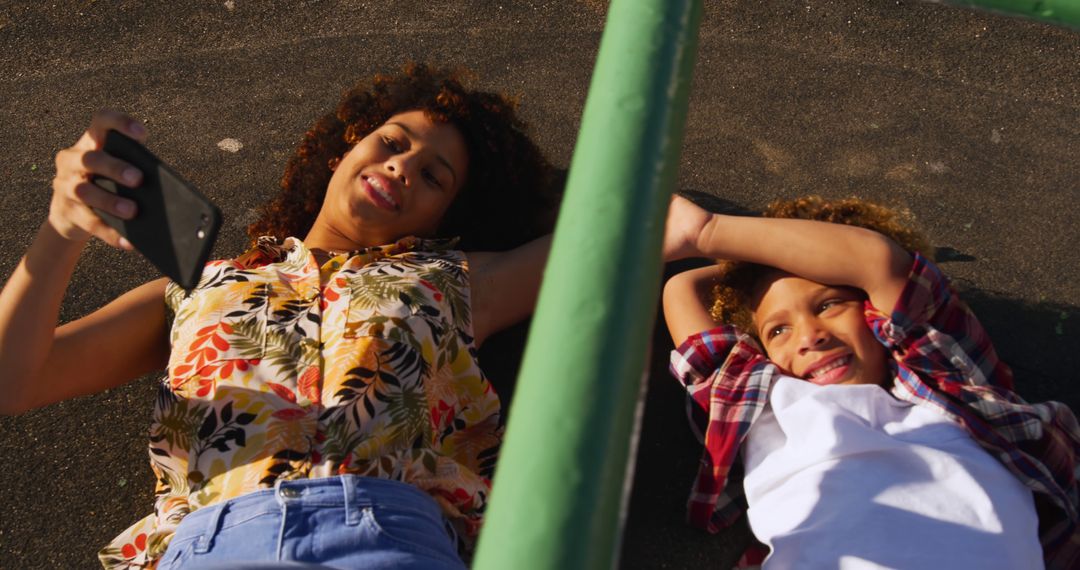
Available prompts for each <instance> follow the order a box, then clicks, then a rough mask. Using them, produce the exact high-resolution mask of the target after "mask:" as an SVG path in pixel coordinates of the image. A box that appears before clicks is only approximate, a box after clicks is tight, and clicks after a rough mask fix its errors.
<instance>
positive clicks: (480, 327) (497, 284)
mask: <svg viewBox="0 0 1080 570" xmlns="http://www.w3.org/2000/svg"><path fill="white" fill-rule="evenodd" d="M550 249H551V236H550V235H546V236H544V237H541V238H537V239H535V240H533V241H531V242H529V243H527V244H525V245H523V246H521V247H518V248H516V249H512V250H510V251H506V252H499V253H490V252H474V253H469V254H468V256H469V281H470V286H471V289H472V321H473V334H474V335H475V337H476V345H477V346H480V344H482V343H483V341H484V340H485V339H487V337H488V336H490V335H492V334H494V333H497V332H499V331H501V330H502V329H504V328H506V327H508V326H510V325H513V324H515V323H517V322H519V321H521V320H522V319H524V318H525V317H527V316H529V315H530V314H532V312H533V309H534V308H535V307H536V299H537V297H538V296H539V294H540V281H541V279H542V278H543V275H544V265H545V264H546V263H547V257H548V251H549V250H550Z"/></svg>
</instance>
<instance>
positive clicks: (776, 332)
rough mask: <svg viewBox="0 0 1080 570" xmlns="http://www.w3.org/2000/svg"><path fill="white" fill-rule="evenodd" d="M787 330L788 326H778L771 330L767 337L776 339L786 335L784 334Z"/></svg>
mask: <svg viewBox="0 0 1080 570" xmlns="http://www.w3.org/2000/svg"><path fill="white" fill-rule="evenodd" d="M787 329H788V327H787V325H777V326H775V327H773V328H771V329H769V332H768V333H767V334H766V335H765V336H766V337H768V338H776V337H778V336H780V335H782V334H784V332H786V331H787Z"/></svg>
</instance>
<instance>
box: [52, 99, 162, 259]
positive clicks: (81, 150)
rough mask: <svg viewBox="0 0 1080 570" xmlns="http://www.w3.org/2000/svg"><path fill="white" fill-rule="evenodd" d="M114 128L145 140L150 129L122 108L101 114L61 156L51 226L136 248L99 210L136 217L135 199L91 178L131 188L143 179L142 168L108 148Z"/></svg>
mask: <svg viewBox="0 0 1080 570" xmlns="http://www.w3.org/2000/svg"><path fill="white" fill-rule="evenodd" d="M109 129H115V130H117V131H120V132H121V133H124V134H126V135H127V136H129V137H131V138H133V139H135V140H137V141H139V142H144V141H145V140H146V128H145V127H143V125H142V124H141V123H139V122H138V121H136V120H135V119H132V118H131V117H129V116H127V115H125V114H123V113H120V112H117V111H108V110H103V111H99V112H97V113H95V114H94V117H93V119H92V120H91V122H90V127H89V128H88V129H87V130H86V132H85V133H83V135H82V137H80V138H79V140H78V141H77V142H76V143H75V144H74V145H73V146H71V147H70V148H66V149H64V150H61V151H60V152H58V153H57V154H56V177H55V178H53V184H52V186H53V195H52V201H51V203H50V205H49V224H50V225H52V227H53V229H55V230H56V232H57V233H58V234H60V236H62V237H64V238H65V239H68V240H70V241H73V242H79V243H85V242H86V241H87V240H89V239H90V237H91V236H96V237H98V238H100V239H101V240H102V241H104V242H105V243H108V244H109V245H111V246H113V247H117V248H121V249H126V250H131V249H133V246H132V245H131V243H129V242H128V241H127V240H126V239H124V237H123V236H121V235H120V233H119V232H117V231H116V230H115V229H113V228H112V227H110V226H109V225H108V224H106V223H105V222H104V221H102V219H101V218H100V217H99V216H98V215H97V213H95V212H94V208H97V209H100V210H103V211H105V212H109V213H112V214H113V215H115V216H117V217H119V218H122V219H131V218H133V217H134V216H135V214H136V212H135V210H136V206H135V203H134V202H133V201H131V200H128V199H126V198H122V197H120V196H117V195H116V194H112V193H110V192H108V191H106V190H103V189H101V188H99V187H98V186H97V185H95V184H93V183H92V182H91V178H92V177H94V176H104V177H106V178H110V179H112V180H115V181H117V182H119V183H121V184H123V185H125V186H128V187H137V186H139V184H140V183H141V182H142V177H143V175H142V172H140V171H139V169H137V168H135V167H134V166H132V165H130V164H128V163H126V162H124V161H122V160H120V159H118V158H115V157H113V156H110V155H109V154H107V153H106V152H105V151H104V150H103V147H104V145H105V133H106V132H108V131H109Z"/></svg>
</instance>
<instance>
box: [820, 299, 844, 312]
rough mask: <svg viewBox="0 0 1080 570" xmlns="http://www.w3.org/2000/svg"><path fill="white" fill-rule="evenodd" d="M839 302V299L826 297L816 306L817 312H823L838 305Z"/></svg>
mask: <svg viewBox="0 0 1080 570" xmlns="http://www.w3.org/2000/svg"><path fill="white" fill-rule="evenodd" d="M840 303H841V301H840V299H828V300H827V301H825V302H823V303H822V304H821V306H820V307H819V308H818V312H819V313H824V312H825V311H828V310H829V309H831V308H833V307H835V306H837V305H839V304H840Z"/></svg>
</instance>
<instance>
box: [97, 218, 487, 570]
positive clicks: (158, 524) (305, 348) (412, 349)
mask: <svg viewBox="0 0 1080 570" xmlns="http://www.w3.org/2000/svg"><path fill="white" fill-rule="evenodd" d="M451 246H452V242H447V241H435V240H421V239H417V238H405V239H403V240H401V241H399V242H397V243H395V244H392V245H387V246H380V247H374V248H367V249H364V250H361V251H357V252H353V253H351V254H341V255H338V256H336V257H334V258H332V259H330V260H329V261H327V262H326V263H325V264H323V265H322V266H321V267H320V266H319V265H318V263H317V262H316V260H315V257H314V255H313V254H312V253H311V252H310V251H309V250H308V249H307V248H306V247H305V246H304V244H303V243H302V242H301V241H300V240H298V239H295V238H289V239H287V240H285V242H284V244H280V245H279V244H277V243H276V241H275V240H273V239H272V238H262V239H261V240H260V241H259V243H258V244H257V246H256V247H255V248H253V249H252V250H250V251H248V252H247V253H245V254H243V255H241V256H240V257H238V258H236V259H233V260H225V261H215V262H212V263H210V264H208V265H207V267H206V269H205V271H204V272H203V275H202V279H201V281H200V282H199V285H198V287H197V288H196V289H195V290H194V291H193V292H192V293H191V294H185V292H184V291H183V290H182V289H180V288H179V286H177V285H176V284H173V283H170V284H169V286H168V288H167V289H166V304H167V306H168V309H169V313H170V317H171V320H172V322H171V327H170V329H171V343H172V353H171V356H170V360H169V366H168V370H167V375H166V377H165V378H164V379H163V381H162V383H161V388H160V391H159V395H158V397H157V402H156V404H155V406H154V413H153V422H152V425H151V428H150V459H151V466H152V467H153V470H154V473H155V475H156V476H157V488H156V493H155V494H156V505H155V509H154V513H153V514H151V515H149V516H147V517H146V518H144V519H142V520H140V521H139V522H137V523H135V524H134V525H132V526H131V527H130V528H128V529H127V530H126V531H124V533H123V534H121V535H120V536H118V537H117V538H116V539H115V540H113V542H112V543H111V544H109V545H108V546H107V547H105V548H104V549H103V550H102V551H101V552H100V553H99V557H100V558H101V562H102V564H103V565H104V566H105V567H106V568H153V567H154V566H156V561H157V560H158V558H159V557H160V556H161V555H162V553H164V551H165V549H166V547H167V546H168V544H169V541H170V540H171V538H172V536H173V533H174V531H175V529H176V526H177V525H178V524H179V523H180V521H181V520H183V518H184V517H185V516H186V515H187V514H188V513H190V512H192V511H194V510H196V509H199V508H201V507H204V506H209V505H213V504H215V503H217V502H219V501H224V500H228V499H231V498H234V497H238V496H241V495H244V494H246V493H250V492H252V491H256V490H260V489H265V488H271V487H273V486H274V482H275V481H277V480H278V479H297V478H304V477H327V476H333V475H339V474H355V475H363V476H369V477H381V478H385V479H392V480H396V481H403V482H405V483H409V484H411V485H414V486H416V487H418V488H420V489H421V490H424V491H426V492H428V493H430V494H431V496H432V498H434V499H435V501H436V502H437V503H438V504H439V505H440V506H441V508H442V510H443V513H444V514H445V515H446V516H447V518H448V519H450V520H451V521H453V522H454V523H455V525H456V526H457V527H458V529H459V531H460V534H461V535H462V536H463V537H464V539H465V540H466V541H467V542H471V540H472V539H473V538H475V536H476V534H477V533H478V531H479V525H480V521H481V517H482V514H481V513H482V511H483V508H484V504H485V501H486V499H487V496H488V493H489V491H490V488H491V477H492V475H493V470H494V464H495V459H496V456H497V452H498V446H499V443H500V441H501V436H502V426H501V423H500V420H499V414H500V410H499V400H498V397H497V396H496V394H495V392H494V390H493V389H492V387H491V385H490V384H489V383H488V381H487V379H486V378H485V377H484V375H483V373H482V372H481V371H480V368H479V367H478V366H477V362H476V350H475V346H474V344H473V338H472V324H471V319H470V297H469V279H468V264H467V262H466V259H465V255H464V254H463V253H462V252H460V251H454V250H451V249H450V247H451Z"/></svg>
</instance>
